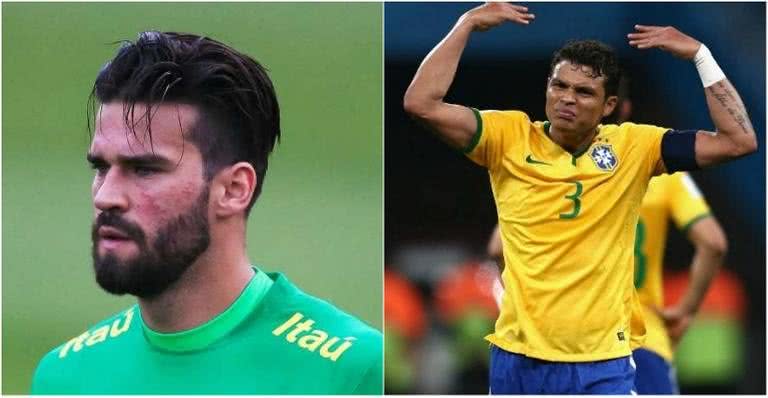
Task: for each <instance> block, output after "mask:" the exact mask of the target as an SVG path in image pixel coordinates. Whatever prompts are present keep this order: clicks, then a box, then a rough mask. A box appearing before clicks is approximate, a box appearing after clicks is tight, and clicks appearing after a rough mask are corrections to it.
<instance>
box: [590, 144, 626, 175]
mask: <svg viewBox="0 0 768 398" xmlns="http://www.w3.org/2000/svg"><path fill="white" fill-rule="evenodd" d="M589 157H590V158H592V161H593V162H594V163H595V166H597V168H598V169H600V170H603V171H613V170H614V169H616V166H617V165H618V164H619V158H618V157H616V154H615V153H614V152H613V148H611V146H610V145H608V144H599V145H595V146H594V147H593V148H592V150H591V151H589Z"/></svg>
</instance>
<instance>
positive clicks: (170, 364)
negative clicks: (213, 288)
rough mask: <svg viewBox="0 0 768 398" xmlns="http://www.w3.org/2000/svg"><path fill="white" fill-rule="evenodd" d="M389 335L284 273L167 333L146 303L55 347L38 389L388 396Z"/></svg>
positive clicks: (261, 276)
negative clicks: (144, 310) (146, 315)
mask: <svg viewBox="0 0 768 398" xmlns="http://www.w3.org/2000/svg"><path fill="white" fill-rule="evenodd" d="M382 383H383V376H382V336H381V333H380V332H379V331H377V330H375V329H373V328H371V327H369V326H367V325H365V324H364V323H363V322H361V321H360V320H358V319H356V318H355V317H353V316H350V315H348V314H346V313H344V312H342V311H340V310H339V309H337V308H336V307H334V306H333V305H331V304H329V303H327V302H325V301H323V300H320V299H318V298H315V297H312V296H310V295H308V294H306V293H304V292H302V291H301V290H299V289H298V288H297V287H296V286H294V285H293V284H292V283H291V282H290V281H288V279H287V278H286V277H285V276H283V275H282V274H279V273H270V274H265V273H263V272H261V271H258V270H257V271H256V275H255V276H254V277H253V279H252V280H251V282H249V284H248V285H247V286H246V288H245V289H244V290H243V292H242V293H241V294H240V296H239V297H238V298H237V299H236V300H235V302H234V303H232V305H230V307H229V308H227V309H226V310H225V311H224V312H222V313H221V314H219V315H218V316H216V317H215V318H214V319H212V320H210V321H208V322H207V323H205V324H203V325H201V326H198V327H196V328H194V329H190V330H186V331H183V332H178V333H158V332H156V331H153V330H152V329H150V328H149V327H148V326H147V325H146V324H145V323H144V322H143V320H142V319H141V311H140V310H139V307H138V305H134V306H133V307H131V308H128V309H127V310H125V311H123V312H121V313H119V314H117V315H115V316H113V317H111V318H109V319H107V320H104V321H102V322H100V323H98V324H96V325H95V326H94V327H92V328H91V329H89V330H88V331H86V332H85V333H83V334H82V335H80V336H78V337H75V338H73V339H72V340H70V341H68V342H67V343H65V344H63V345H61V346H59V347H57V348H55V349H54V350H53V351H51V352H49V353H48V354H47V355H46V356H45V357H43V359H42V360H41V361H40V364H39V365H38V367H37V370H36V371H35V375H34V378H33V380H32V393H33V394H382V393H383V386H382Z"/></svg>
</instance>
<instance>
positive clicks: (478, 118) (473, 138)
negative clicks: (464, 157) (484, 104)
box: [463, 108, 483, 154]
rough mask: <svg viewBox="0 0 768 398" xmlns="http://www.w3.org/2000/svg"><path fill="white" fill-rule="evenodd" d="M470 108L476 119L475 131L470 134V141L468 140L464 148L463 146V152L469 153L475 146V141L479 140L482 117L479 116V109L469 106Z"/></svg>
mask: <svg viewBox="0 0 768 398" xmlns="http://www.w3.org/2000/svg"><path fill="white" fill-rule="evenodd" d="M469 109H471V110H472V113H474V114H475V119H476V120H477V131H475V135H474V136H472V141H470V142H469V144H468V145H467V147H466V148H464V151H463V152H464V153H465V154H467V153H470V152H472V150H473V149H475V147H476V146H477V143H479V142H480V136H481V135H482V134H483V118H482V117H481V116H480V111H478V110H477V109H475V108H469Z"/></svg>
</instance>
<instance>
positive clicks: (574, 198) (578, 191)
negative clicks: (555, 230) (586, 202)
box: [560, 181, 583, 220]
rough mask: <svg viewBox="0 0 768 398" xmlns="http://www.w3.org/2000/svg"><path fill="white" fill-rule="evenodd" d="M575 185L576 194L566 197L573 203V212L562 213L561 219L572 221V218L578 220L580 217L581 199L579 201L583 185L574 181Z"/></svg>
mask: <svg viewBox="0 0 768 398" xmlns="http://www.w3.org/2000/svg"><path fill="white" fill-rule="evenodd" d="M573 184H576V193H574V194H573V195H565V198H566V199H569V200H572V201H573V211H571V212H570V213H561V214H560V218H563V219H566V220H570V219H572V218H576V216H578V215H579V212H580V211H581V199H579V196H581V191H582V189H583V188H582V186H581V183H580V182H578V181H574V182H573Z"/></svg>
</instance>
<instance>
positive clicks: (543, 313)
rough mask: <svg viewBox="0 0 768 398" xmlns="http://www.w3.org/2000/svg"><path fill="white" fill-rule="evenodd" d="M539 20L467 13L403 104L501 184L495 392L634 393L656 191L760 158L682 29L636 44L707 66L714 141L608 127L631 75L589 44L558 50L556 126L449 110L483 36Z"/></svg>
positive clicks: (638, 35)
mask: <svg viewBox="0 0 768 398" xmlns="http://www.w3.org/2000/svg"><path fill="white" fill-rule="evenodd" d="M534 18H535V16H534V15H533V14H532V13H529V12H528V8H526V7H524V6H518V5H512V4H506V3H487V4H484V5H482V6H479V7H477V8H474V9H472V10H470V11H468V12H467V13H465V14H464V15H462V17H461V18H459V20H458V22H457V23H456V25H455V26H454V28H453V29H452V30H451V31H450V32H449V33H448V35H447V36H446V37H445V38H444V39H443V40H442V41H441V42H440V43H439V44H438V45H437V46H436V47H435V48H434V49H433V50H432V51H431V52H430V53H429V55H427V57H426V58H425V59H424V61H423V62H422V64H421V66H420V67H419V70H418V71H417V72H416V75H415V76H414V79H413V81H412V82H411V85H410V86H409V87H408V90H407V91H406V94H405V98H404V107H405V110H406V111H407V112H408V113H409V114H410V115H412V116H413V117H415V118H416V119H417V120H419V121H420V122H422V123H423V124H425V125H426V126H427V127H429V128H430V129H431V130H433V131H434V132H435V133H437V135H438V136H439V137H440V138H441V139H443V140H444V141H446V142H447V143H448V144H449V145H451V146H453V147H455V148H459V149H464V151H465V152H466V153H467V155H468V157H469V158H470V159H472V160H473V161H474V162H476V163H477V164H479V165H481V166H483V167H485V168H487V169H488V172H489V175H490V178H491V187H492V189H493V195H494V199H495V201H496V206H497V211H498V214H499V224H500V229H501V236H502V240H503V242H504V256H505V261H506V262H507V263H506V266H505V270H504V273H503V275H502V278H503V281H504V285H505V296H504V299H503V301H502V308H501V313H500V316H499V319H498V320H497V322H496V330H495V332H494V333H493V334H492V335H490V336H488V339H489V340H490V341H491V342H492V347H491V364H490V369H491V370H490V387H491V388H490V390H491V391H490V392H491V393H492V394H526V393H534V394H569V393H575V394H630V393H633V392H635V391H634V379H635V371H634V364H633V361H632V359H631V349H632V348H634V346H633V344H632V343H635V344H637V343H638V342H640V341H641V340H642V338H641V336H642V335H643V334H644V325H643V321H642V316H641V312H642V308H641V307H640V304H639V300H638V297H637V294H636V291H635V289H634V285H633V264H634V258H633V253H634V240H635V239H634V238H635V227H636V225H637V220H638V214H639V208H640V202H641V200H642V198H643V196H644V194H645V191H646V188H647V185H648V181H649V180H650V178H651V177H652V176H654V175H657V174H660V173H664V172H674V171H678V170H690V169H696V168H698V167H706V166H711V165H714V164H717V163H721V162H724V161H727V160H730V159H733V158H736V157H739V156H744V155H746V154H749V153H752V152H754V151H755V150H756V149H757V141H756V138H755V135H754V129H753V128H752V126H751V124H750V123H749V119H748V116H747V114H746V110H745V108H744V105H743V104H742V103H741V100H740V99H739V97H738V93H736V91H735V90H734V89H733V87H732V86H731V84H730V83H729V82H728V80H727V79H726V78H725V76H724V75H723V74H722V71H720V69H719V67H717V63H716V62H715V61H714V58H712V56H711V54H709V53H708V51H705V50H706V47H705V46H704V45H702V44H701V43H700V42H698V41H697V40H695V39H693V38H691V37H689V36H687V35H685V34H683V33H682V32H680V31H678V30H676V29H674V28H671V27H653V26H640V25H637V26H636V27H635V29H636V32H635V33H630V34H629V35H628V37H629V44H630V45H632V46H635V47H637V48H640V49H647V48H661V49H663V50H665V51H667V52H670V53H671V54H673V55H676V56H679V57H681V58H684V59H689V60H695V61H696V64H697V69H698V70H699V75H700V77H701V78H702V82H703V85H704V87H705V93H706V96H707V104H708V107H709V110H710V116H711V117H712V121H713V122H714V125H715V127H716V128H717V131H718V132H717V133H710V132H705V131H687V132H679V131H675V130H669V129H666V128H661V127H655V126H649V125H639V124H632V123H623V124H621V125H601V124H600V122H601V119H602V118H603V117H606V116H608V115H609V114H611V112H612V111H613V109H614V108H615V106H616V102H617V95H616V93H617V88H618V81H619V76H620V69H619V67H618V62H617V60H616V56H615V54H614V53H613V51H612V50H611V49H610V48H609V47H608V46H606V45H605V44H602V43H600V42H596V41H592V40H586V41H578V42H571V43H568V44H566V45H565V46H564V47H563V48H561V49H560V50H558V51H557V52H556V53H555V55H554V57H553V60H552V64H551V68H550V75H549V78H548V81H547V91H546V105H545V111H546V115H547V119H548V121H533V120H530V118H529V117H528V116H527V115H526V114H525V113H523V112H519V111H485V112H480V111H477V110H473V109H471V108H468V107H466V106H462V105H456V104H450V103H446V102H445V101H444V98H445V96H446V94H447V92H448V89H449V88H450V85H451V82H452V80H453V77H454V76H455V73H456V69H457V68H458V63H459V59H460V57H461V54H462V52H463V50H464V47H465V46H466V44H467V41H468V39H469V36H470V35H471V33H472V32H474V31H478V30H488V29H490V28H493V27H495V26H498V25H500V24H502V23H504V22H507V21H510V22H515V23H519V24H522V25H527V24H529V23H531V22H532V21H533V20H534ZM718 71H719V73H718Z"/></svg>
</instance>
